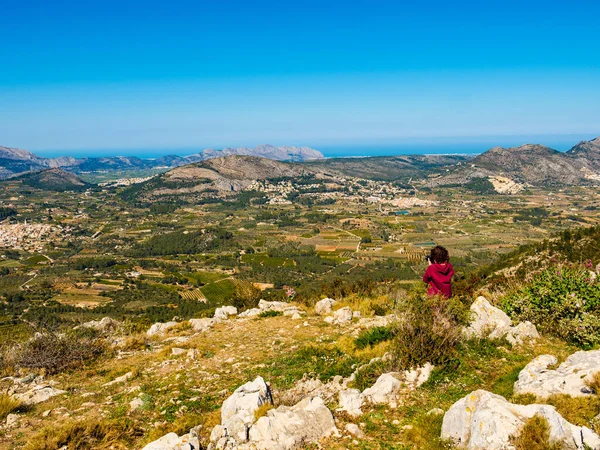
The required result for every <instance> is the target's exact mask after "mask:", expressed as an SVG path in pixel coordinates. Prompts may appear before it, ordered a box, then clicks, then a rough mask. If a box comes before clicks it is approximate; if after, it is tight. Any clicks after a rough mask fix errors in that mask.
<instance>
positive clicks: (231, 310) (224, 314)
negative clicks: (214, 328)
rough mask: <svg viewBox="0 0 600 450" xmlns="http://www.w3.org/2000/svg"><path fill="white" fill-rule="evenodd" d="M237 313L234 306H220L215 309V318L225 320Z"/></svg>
mask: <svg viewBox="0 0 600 450" xmlns="http://www.w3.org/2000/svg"><path fill="white" fill-rule="evenodd" d="M237 313H238V311H237V308H236V307H235V306H221V307H220V308H217V309H216V310H215V315H214V318H215V320H226V319H227V318H228V317H229V316H236V315H237Z"/></svg>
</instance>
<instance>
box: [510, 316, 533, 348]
mask: <svg viewBox="0 0 600 450" xmlns="http://www.w3.org/2000/svg"><path fill="white" fill-rule="evenodd" d="M539 337H540V334H539V333H538V331H537V329H536V328H535V325H534V324H532V323H531V322H529V321H527V322H521V323H519V324H518V325H517V326H514V327H510V328H509V330H508V334H507V335H506V340H507V341H508V342H510V343H511V344H512V345H523V344H524V343H526V342H527V341H532V340H535V339H538V338H539Z"/></svg>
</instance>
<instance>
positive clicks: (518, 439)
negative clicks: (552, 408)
mask: <svg viewBox="0 0 600 450" xmlns="http://www.w3.org/2000/svg"><path fill="white" fill-rule="evenodd" d="M511 441H512V444H513V445H514V446H515V449H516V450H562V449H563V446H562V445H560V444H559V443H551V442H550V425H548V420H546V418H545V417H542V416H538V415H535V416H533V417H532V418H530V419H528V420H527V422H525V425H524V426H523V429H522V430H521V432H520V434H519V435H518V436H514V437H513V438H512V439H511Z"/></svg>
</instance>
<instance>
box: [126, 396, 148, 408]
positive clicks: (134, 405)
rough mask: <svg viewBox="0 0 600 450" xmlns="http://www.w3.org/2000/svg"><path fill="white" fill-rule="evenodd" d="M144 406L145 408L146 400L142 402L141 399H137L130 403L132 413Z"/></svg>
mask: <svg viewBox="0 0 600 450" xmlns="http://www.w3.org/2000/svg"><path fill="white" fill-rule="evenodd" d="M142 406H144V400H142V399H141V398H139V397H136V398H134V399H133V400H131V401H130V402H129V410H130V411H135V410H136V409H138V408H141V407H142Z"/></svg>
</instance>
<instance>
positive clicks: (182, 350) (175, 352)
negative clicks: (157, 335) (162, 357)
mask: <svg viewBox="0 0 600 450" xmlns="http://www.w3.org/2000/svg"><path fill="white" fill-rule="evenodd" d="M184 353H187V350H186V349H185V348H179V347H173V348H172V349H171V355H173V356H179V355H183V354H184Z"/></svg>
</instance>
